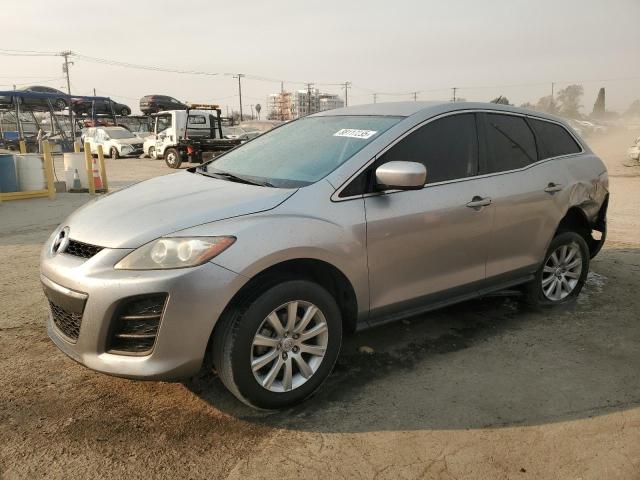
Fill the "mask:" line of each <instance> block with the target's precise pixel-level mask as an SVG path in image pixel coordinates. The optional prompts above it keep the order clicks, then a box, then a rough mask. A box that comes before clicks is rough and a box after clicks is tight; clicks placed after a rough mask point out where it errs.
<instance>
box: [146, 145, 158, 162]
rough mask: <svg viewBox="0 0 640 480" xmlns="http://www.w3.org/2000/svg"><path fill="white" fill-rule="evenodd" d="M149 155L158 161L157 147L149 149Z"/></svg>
mask: <svg viewBox="0 0 640 480" xmlns="http://www.w3.org/2000/svg"><path fill="white" fill-rule="evenodd" d="M147 155H148V156H149V158H152V159H154V160H157V159H158V156H157V155H156V147H149V151H148V152H147Z"/></svg>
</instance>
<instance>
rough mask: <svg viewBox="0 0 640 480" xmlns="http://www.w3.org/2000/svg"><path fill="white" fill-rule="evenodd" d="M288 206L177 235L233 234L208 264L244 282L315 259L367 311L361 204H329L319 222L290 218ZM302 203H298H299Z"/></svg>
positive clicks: (311, 218)
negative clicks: (338, 276)
mask: <svg viewBox="0 0 640 480" xmlns="http://www.w3.org/2000/svg"><path fill="white" fill-rule="evenodd" d="M295 199H296V195H294V196H293V197H292V199H291V201H287V202H285V204H283V205H281V206H280V207H277V208H276V209H274V210H272V211H269V212H263V213H257V214H253V215H247V216H243V217H237V218H233V219H229V220H224V221H220V222H213V223H209V224H205V225H200V226H197V227H194V228H189V229H186V230H182V231H180V232H177V233H176V234H174V235H179V236H218V235H220V236H223V235H233V236H235V237H236V242H235V243H234V244H233V245H232V246H231V247H230V248H228V249H227V250H225V251H224V252H222V253H221V254H220V255H219V256H217V257H215V258H214V259H212V262H213V263H215V264H217V265H219V266H221V267H224V268H226V269H228V270H231V271H232V272H235V273H238V274H240V275H242V276H244V277H246V278H253V277H255V276H256V275H257V274H259V273H260V272H262V271H264V270H266V269H267V268H270V267H272V266H274V265H277V264H279V263H282V262H286V261H289V260H297V259H314V260H320V261H323V262H326V263H329V264H331V265H332V266H334V267H335V268H337V269H338V270H340V271H341V272H342V273H343V274H344V276H345V277H346V278H347V279H348V280H349V282H350V283H351V285H352V286H353V289H354V291H355V294H356V299H357V302H358V305H359V308H361V309H368V307H369V279H368V268H367V251H366V223H365V218H364V206H363V201H362V199H357V200H354V201H349V202H337V203H331V202H327V204H326V205H327V208H326V209H319V210H326V211H325V212H323V213H324V215H323V216H322V217H319V216H310V215H304V214H301V213H299V212H298V213H293V212H291V211H290V209H291V208H292V205H295V204H294V203H293V201H294V200H295ZM298 201H300V199H298Z"/></svg>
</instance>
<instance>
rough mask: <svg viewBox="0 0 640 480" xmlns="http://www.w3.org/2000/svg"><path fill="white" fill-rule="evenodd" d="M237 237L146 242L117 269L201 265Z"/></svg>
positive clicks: (177, 238)
mask: <svg viewBox="0 0 640 480" xmlns="http://www.w3.org/2000/svg"><path fill="white" fill-rule="evenodd" d="M235 241H236V238H235V237H167V238H158V239H156V240H154V241H152V242H149V243H147V244H146V245H143V246H141V247H139V248H137V249H136V250H134V251H133V252H131V253H130V254H129V255H127V256H126V257H124V258H123V259H122V260H120V261H119V262H118V263H117V264H116V266H115V267H114V268H116V269H117V270H164V269H170V268H188V267H195V266H198V265H202V264H203V263H205V262H208V261H209V260H211V259H212V258H213V257H215V256H216V255H219V254H220V253H222V252H224V251H225V250H226V249H227V248H229V247H230V246H231V245H232V244H233V242H235Z"/></svg>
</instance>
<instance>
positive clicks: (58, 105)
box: [53, 98, 67, 110]
mask: <svg viewBox="0 0 640 480" xmlns="http://www.w3.org/2000/svg"><path fill="white" fill-rule="evenodd" d="M53 106H54V107H55V109H56V110H64V109H65V108H67V102H65V101H64V100H63V99H62V98H58V99H57V100H56V101H55V103H54V104H53Z"/></svg>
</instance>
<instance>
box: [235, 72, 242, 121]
mask: <svg viewBox="0 0 640 480" xmlns="http://www.w3.org/2000/svg"><path fill="white" fill-rule="evenodd" d="M242 77H244V73H239V74H238V75H236V77H234V78H237V79H238V97H240V121H242V83H241V82H240V80H241V79H242Z"/></svg>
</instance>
